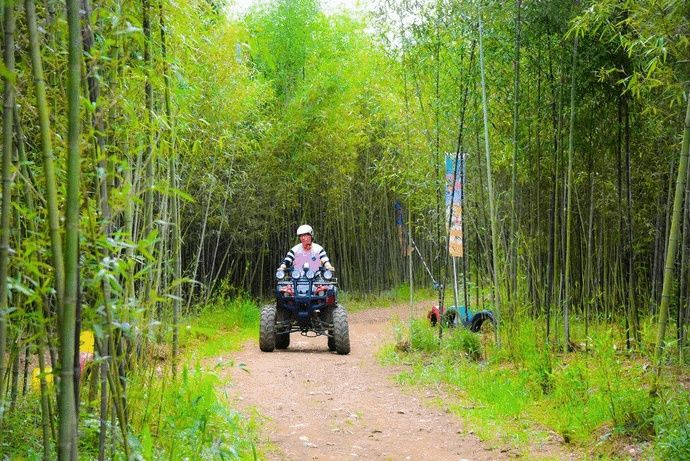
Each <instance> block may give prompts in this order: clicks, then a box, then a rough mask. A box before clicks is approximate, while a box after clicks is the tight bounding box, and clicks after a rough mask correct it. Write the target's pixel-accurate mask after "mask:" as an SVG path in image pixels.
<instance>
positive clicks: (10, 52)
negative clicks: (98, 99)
mask: <svg viewBox="0 0 690 461" xmlns="http://www.w3.org/2000/svg"><path fill="white" fill-rule="evenodd" d="M14 24H15V18H14V4H12V3H10V2H6V3H5V9H4V32H5V50H4V63H5V69H6V71H7V72H8V73H9V74H14ZM3 80H4V82H5V90H4V97H3V124H2V141H3V150H2V209H1V210H2V211H1V212H2V216H1V217H0V233H1V234H0V434H2V433H3V429H2V422H3V419H4V413H5V372H6V370H7V364H6V363H5V360H6V358H7V357H6V354H7V350H6V348H7V307H8V304H7V303H8V283H7V276H8V266H9V249H10V232H11V228H10V214H11V213H12V209H11V207H10V201H11V199H12V197H11V192H12V150H13V146H14V143H13V141H12V131H13V125H12V117H13V115H14V94H15V89H14V84H13V83H12V81H11V80H10V79H9V78H7V77H5V78H4V79H3ZM2 439H4V437H2V436H1V435H0V443H1V442H2Z"/></svg>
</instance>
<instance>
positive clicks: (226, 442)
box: [0, 295, 259, 461]
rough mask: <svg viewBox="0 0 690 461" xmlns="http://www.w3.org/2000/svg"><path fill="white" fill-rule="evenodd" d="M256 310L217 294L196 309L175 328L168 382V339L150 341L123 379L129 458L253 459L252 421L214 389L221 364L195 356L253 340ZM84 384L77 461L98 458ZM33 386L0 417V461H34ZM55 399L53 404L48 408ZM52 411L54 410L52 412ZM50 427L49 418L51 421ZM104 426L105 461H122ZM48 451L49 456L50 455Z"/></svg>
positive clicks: (37, 434) (118, 443)
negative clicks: (174, 363) (206, 363)
mask: <svg viewBox="0 0 690 461" xmlns="http://www.w3.org/2000/svg"><path fill="white" fill-rule="evenodd" d="M258 312H259V310H258V307H257V306H256V304H254V303H253V302H252V301H250V300H249V299H247V298H236V299H232V300H231V299H229V298H228V297H226V296H223V295H219V296H217V297H215V298H213V299H212V300H211V301H210V302H209V303H208V304H206V305H203V306H199V307H198V309H197V314H196V315H195V316H194V317H190V318H187V319H185V320H184V321H183V322H182V323H181V325H180V336H179V338H180V351H181V357H180V359H179V362H180V365H178V376H177V378H176V379H175V380H173V378H172V369H171V356H170V347H169V343H170V341H169V338H168V339H166V341H164V342H163V343H162V344H163V345H158V344H150V345H149V350H147V352H146V353H145V354H143V356H142V358H141V359H140V360H141V362H143V363H144V364H145V366H138V367H133V368H132V369H131V370H130V371H129V372H128V375H127V383H126V384H127V386H126V387H127V399H128V401H129V402H131V404H130V405H129V407H128V417H129V424H130V431H129V434H128V442H129V446H130V450H131V451H130V453H131V454H130V459H137V460H147V461H148V460H156V459H165V460H173V461H177V460H179V461H182V460H185V461H186V460H189V461H194V460H232V459H243V460H244V459H257V456H258V454H257V452H256V448H255V440H256V433H257V431H256V423H255V421H254V420H253V419H252V418H247V417H245V416H243V415H241V414H239V413H237V412H236V411H234V410H233V409H232V408H231V405H230V403H229V402H228V401H226V400H225V399H224V397H223V396H222V395H221V394H220V393H219V392H217V391H216V385H217V384H218V380H219V378H218V372H220V371H221V367H224V366H234V364H233V363H231V362H220V363H216V364H215V367H213V366H211V369H208V367H207V368H206V369H205V368H203V367H202V366H201V362H202V360H203V359H206V358H209V357H213V356H216V355H219V354H221V353H222V352H225V351H230V350H235V349H237V348H239V346H240V345H241V344H242V343H243V342H244V341H246V340H247V339H249V338H250V337H256V336H257V328H258ZM89 384H90V383H89V381H88V378H86V379H85V380H84V381H83V382H82V405H81V417H80V418H79V423H80V424H79V459H80V460H91V459H97V456H98V435H99V426H100V419H99V413H98V405H99V403H98V401H94V402H88V401H87V400H88V399H87V394H88V393H89V389H88V388H89ZM39 402H40V398H39V394H38V389H29V391H28V392H27V394H26V395H25V396H23V397H21V398H19V400H18V402H17V407H16V408H15V409H13V411H12V412H9V413H8V414H7V415H6V418H5V421H4V427H3V432H4V433H3V445H2V446H0V459H3V460H4V459H12V460H14V459H17V460H27V461H28V460H36V461H38V460H41V459H42V453H43V448H42V445H43V444H42V438H41V413H40V407H39ZM54 409H55V402H53V410H54ZM53 414H54V413H53ZM53 423H54V424H55V425H56V426H55V427H57V419H54V420H53ZM113 424H114V423H113V422H112V421H108V427H109V429H108V435H109V438H108V442H107V449H106V459H111V460H124V459H125V457H124V454H123V451H122V446H123V442H122V435H121V432H120V429H119V426H117V425H113ZM55 456H56V453H55V447H54V446H51V457H55ZM51 459H52V458H51Z"/></svg>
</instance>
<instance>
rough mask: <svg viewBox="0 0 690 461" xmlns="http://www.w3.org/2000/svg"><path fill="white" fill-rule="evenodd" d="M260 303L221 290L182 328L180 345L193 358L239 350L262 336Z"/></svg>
mask: <svg viewBox="0 0 690 461" xmlns="http://www.w3.org/2000/svg"><path fill="white" fill-rule="evenodd" d="M258 326H259V307H258V306H257V305H256V304H255V303H254V302H253V301H251V300H249V299H248V298H244V297H239V298H231V297H228V296H227V295H226V294H224V293H222V292H221V293H219V294H217V295H216V296H214V297H213V298H212V300H211V301H210V302H209V303H208V304H206V305H204V306H202V307H201V308H200V311H199V313H198V314H197V316H196V317H193V318H191V319H190V320H188V321H187V322H185V324H183V325H182V326H181V328H180V346H181V348H182V350H183V351H186V353H185V355H186V356H187V357H188V358H189V359H190V360H192V361H194V360H201V359H204V358H208V357H213V356H217V355H218V354H219V353H221V352H227V351H232V350H236V349H238V348H239V347H241V346H242V344H243V343H244V342H245V341H247V340H248V339H249V338H254V337H256V336H258Z"/></svg>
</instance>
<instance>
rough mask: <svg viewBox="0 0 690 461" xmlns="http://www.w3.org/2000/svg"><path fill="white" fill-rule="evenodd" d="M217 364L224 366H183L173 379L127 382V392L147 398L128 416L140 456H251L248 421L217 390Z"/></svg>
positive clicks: (251, 435) (139, 398)
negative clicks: (175, 379)
mask: <svg viewBox="0 0 690 461" xmlns="http://www.w3.org/2000/svg"><path fill="white" fill-rule="evenodd" d="M222 366H227V365H226V364H219V365H218V366H217V367H216V370H212V371H209V370H206V371H205V370H202V369H201V368H200V367H199V366H197V367H196V368H194V369H192V370H190V369H189V368H188V367H185V368H184V370H183V371H182V374H181V376H180V377H179V378H178V380H177V381H176V382H173V381H171V380H170V377H168V378H167V379H165V378H164V379H160V378H161V377H150V378H145V377H139V378H138V379H136V380H133V382H132V384H131V390H130V396H131V397H132V398H134V399H137V401H141V402H150V403H147V405H146V406H138V407H137V408H136V409H135V410H134V411H133V415H132V416H133V419H134V421H137V424H138V430H137V433H138V434H139V436H138V437H136V438H135V439H134V442H135V443H133V446H134V448H135V450H136V451H137V452H138V453H140V455H141V456H143V457H144V459H159V458H165V459H172V460H185V459H189V460H207V459H208V460H226V459H256V449H255V446H254V441H255V437H256V436H255V434H254V430H255V428H254V423H253V421H251V420H249V419H247V418H246V417H244V416H242V415H240V414H239V413H237V412H235V411H234V410H232V409H230V407H229V406H228V402H226V401H224V400H223V399H221V398H220V397H219V395H218V394H217V390H216V386H217V385H218V379H219V378H218V376H217V374H216V373H217V372H219V371H221V367H222ZM231 366H232V365H231ZM142 378H143V379H142Z"/></svg>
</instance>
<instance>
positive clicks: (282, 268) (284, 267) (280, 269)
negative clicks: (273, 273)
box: [278, 264, 287, 271]
mask: <svg viewBox="0 0 690 461" xmlns="http://www.w3.org/2000/svg"><path fill="white" fill-rule="evenodd" d="M285 269H287V266H286V265H285V264H281V265H280V266H278V270H279V271H284V270H285Z"/></svg>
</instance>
